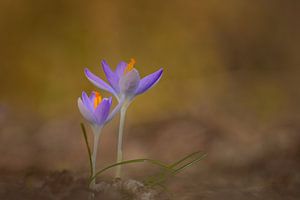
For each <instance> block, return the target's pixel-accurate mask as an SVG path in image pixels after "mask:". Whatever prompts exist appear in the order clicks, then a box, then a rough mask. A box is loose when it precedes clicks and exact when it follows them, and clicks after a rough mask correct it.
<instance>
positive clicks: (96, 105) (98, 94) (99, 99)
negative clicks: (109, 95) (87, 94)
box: [94, 92, 102, 109]
mask: <svg viewBox="0 0 300 200" xmlns="http://www.w3.org/2000/svg"><path fill="white" fill-rule="evenodd" d="M101 101H102V97H101V95H100V93H99V92H95V98H94V109H96V108H97V107H98V105H99V104H100V103H101Z"/></svg>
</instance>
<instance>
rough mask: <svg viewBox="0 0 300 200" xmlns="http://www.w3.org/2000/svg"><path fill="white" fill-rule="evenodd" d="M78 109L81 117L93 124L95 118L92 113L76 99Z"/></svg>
mask: <svg viewBox="0 0 300 200" xmlns="http://www.w3.org/2000/svg"><path fill="white" fill-rule="evenodd" d="M77 103H78V108H79V111H80V113H81V114H82V116H83V117H84V118H85V119H86V120H88V121H89V122H90V123H95V122H96V120H95V117H94V115H93V113H92V112H91V111H90V110H89V109H88V108H87V107H86V106H85V105H84V104H83V102H82V100H81V99H80V98H78V101H77Z"/></svg>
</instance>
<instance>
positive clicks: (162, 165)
mask: <svg viewBox="0 0 300 200" xmlns="http://www.w3.org/2000/svg"><path fill="white" fill-rule="evenodd" d="M139 162H149V163H151V164H153V165H156V166H159V167H160V168H163V169H164V170H167V171H170V170H172V169H171V168H169V167H168V166H167V165H165V164H164V163H162V162H160V161H157V160H153V159H147V158H141V159H133V160H126V161H122V162H118V163H114V164H112V165H109V166H107V167H105V168H103V169H101V170H100V171H98V172H97V173H96V174H95V176H93V177H91V178H90V182H92V180H94V179H95V178H96V177H97V176H98V175H100V174H101V173H103V172H105V171H106V170H108V169H111V168H113V167H116V166H118V165H127V164H132V163H139Z"/></svg>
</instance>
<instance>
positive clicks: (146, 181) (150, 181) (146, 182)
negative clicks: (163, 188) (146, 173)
mask: <svg viewBox="0 0 300 200" xmlns="http://www.w3.org/2000/svg"><path fill="white" fill-rule="evenodd" d="M201 152H202V151H196V152H193V153H191V154H189V155H187V156H185V157H183V158H181V159H180V160H178V161H176V162H175V163H173V164H170V165H168V167H169V168H171V169H172V170H175V169H173V168H174V167H176V166H177V165H179V164H180V163H182V162H184V161H186V160H188V159H190V158H192V157H193V156H195V155H197V154H199V153H201ZM167 173H168V172H167V171H162V172H160V173H158V174H157V175H155V176H151V177H149V178H147V179H146V180H145V181H144V183H145V185H149V184H151V183H153V182H156V181H157V180H161V179H163V178H164V177H165V176H166V175H167Z"/></svg>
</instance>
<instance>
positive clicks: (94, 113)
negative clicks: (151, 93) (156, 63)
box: [78, 59, 163, 133]
mask: <svg viewBox="0 0 300 200" xmlns="http://www.w3.org/2000/svg"><path fill="white" fill-rule="evenodd" d="M101 64H102V68H103V71H104V73H105V75H106V78H107V81H108V83H107V82H105V81H103V80H102V79H101V78H99V77H98V76H96V75H95V74H93V73H92V72H91V71H90V70H89V69H87V68H86V69H85V70H84V72H85V75H86V77H87V78H88V80H89V81H91V82H92V83H93V84H94V85H95V86H97V87H98V88H100V89H102V90H105V91H108V92H110V93H111V94H113V95H114V96H115V97H116V99H117V100H118V105H117V106H116V107H115V108H114V110H113V111H112V112H110V110H111V105H112V98H111V97H110V98H103V99H102V98H101V95H100V94H99V93H98V92H92V93H91V95H90V96H88V95H87V94H86V93H85V92H83V93H82V96H81V98H78V107H79V110H80V112H81V114H82V115H83V117H84V118H85V119H86V120H88V121H89V123H90V124H91V126H92V129H93V131H94V133H95V132H97V131H98V130H101V129H102V127H103V126H104V125H105V124H106V123H107V122H109V121H110V120H111V119H112V118H113V117H114V116H115V114H116V113H118V111H119V110H120V109H121V108H122V107H127V106H128V105H129V104H130V103H131V102H132V100H133V99H134V97H136V96H137V95H140V94H142V93H144V92H146V91H147V90H149V89H150V88H151V87H153V86H154V85H155V84H156V83H157V82H158V81H159V79H160V78H161V76H162V73H163V69H159V70H158V71H156V72H154V73H152V74H150V75H148V76H146V77H144V78H142V79H141V78H140V75H139V72H138V71H137V70H136V69H135V68H134V65H135V60H134V59H131V60H130V62H129V63H128V64H127V63H126V62H121V63H119V64H118V66H117V68H116V70H114V71H113V70H112V69H111V68H110V67H109V65H108V64H107V63H106V61H104V60H103V61H102V62H101Z"/></svg>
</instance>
